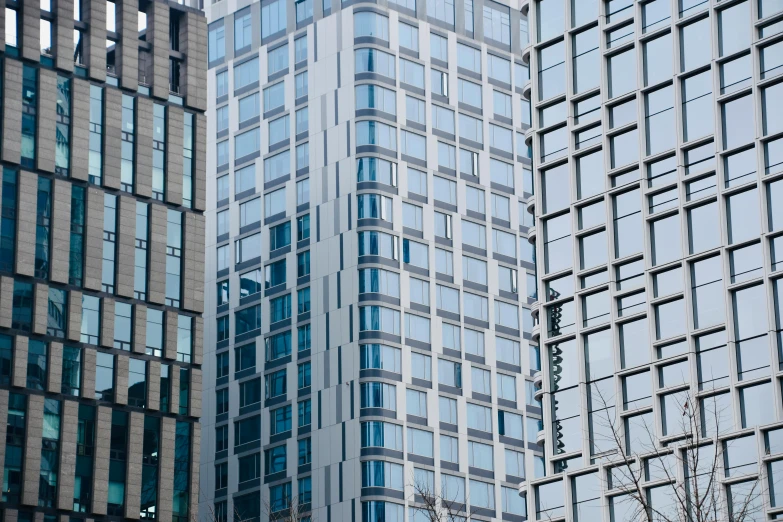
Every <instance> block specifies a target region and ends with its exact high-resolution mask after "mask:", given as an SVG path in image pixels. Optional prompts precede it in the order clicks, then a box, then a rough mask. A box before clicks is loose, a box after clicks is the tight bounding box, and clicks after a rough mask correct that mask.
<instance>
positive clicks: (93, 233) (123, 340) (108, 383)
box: [0, 0, 207, 522]
mask: <svg viewBox="0 0 783 522" xmlns="http://www.w3.org/2000/svg"><path fill="white" fill-rule="evenodd" d="M0 26H1V27H2V31H3V33H4V35H5V46H4V47H3V52H2V53H0V67H1V68H2V73H1V74H0V78H2V88H1V89H0V93H1V98H2V124H1V127H0V148H1V150H0V160H2V188H1V189H0V192H1V194H0V195H1V196H2V197H1V198H0V212H1V214H2V217H1V219H2V223H1V227H2V237H1V239H0V464H2V466H3V483H2V493H1V494H2V502H0V518H2V520H4V521H8V522H13V521H27V522H32V521H38V522H41V521H51V522H55V521H80V520H96V519H99V520H128V519H133V520H138V519H150V520H160V521H161V522H186V521H189V520H191V519H192V518H194V517H195V515H196V514H197V510H198V478H199V476H198V471H199V468H198V462H199V450H200V444H201V443H200V436H201V432H200V430H199V429H198V418H199V416H200V415H201V353H202V334H203V322H202V318H201V312H202V310H203V277H204V276H203V274H204V266H203V257H204V214H203V212H204V210H205V200H206V188H207V187H206V183H205V181H206V168H205V165H206V155H205V149H204V144H205V129H206V124H205V115H204V110H205V102H206V87H205V74H206V38H207V31H206V18H205V17H204V14H203V12H201V11H200V10H199V6H198V5H194V6H189V5H183V4H176V3H173V2H172V3H169V2H161V1H141V2H137V1H136V0H120V1H117V2H113V1H100V0H95V1H90V0H83V1H81V2H76V3H74V2H72V1H71V0H58V1H57V2H56V3H55V2H48V1H42V2H39V1H33V0H30V1H28V0H20V1H14V2H5V3H4V9H3V10H2V17H0Z"/></svg>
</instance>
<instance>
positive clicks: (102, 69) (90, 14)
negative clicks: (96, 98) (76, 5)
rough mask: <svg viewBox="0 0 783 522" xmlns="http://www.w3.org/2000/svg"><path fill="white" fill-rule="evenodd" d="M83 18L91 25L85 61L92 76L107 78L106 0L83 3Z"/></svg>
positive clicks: (85, 50) (95, 78) (100, 79)
mask: <svg viewBox="0 0 783 522" xmlns="http://www.w3.org/2000/svg"><path fill="white" fill-rule="evenodd" d="M82 5H83V7H82V19H83V20H84V21H85V22H87V23H88V24H89V25H90V31H89V32H88V33H87V41H86V43H85V46H84V63H85V64H86V65H87V67H88V69H89V75H90V78H91V79H93V80H98V81H105V80H106V2H86V3H84V4H82Z"/></svg>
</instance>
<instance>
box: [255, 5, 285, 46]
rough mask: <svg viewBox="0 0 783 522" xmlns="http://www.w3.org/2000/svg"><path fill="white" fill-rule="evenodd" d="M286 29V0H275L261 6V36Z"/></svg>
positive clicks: (267, 35) (265, 36)
mask: <svg viewBox="0 0 783 522" xmlns="http://www.w3.org/2000/svg"><path fill="white" fill-rule="evenodd" d="M285 29H286V0H274V1H273V2H270V3H268V4H266V5H264V6H263V7H262V8H261V38H267V37H269V36H272V35H274V34H277V33H279V32H281V31H285Z"/></svg>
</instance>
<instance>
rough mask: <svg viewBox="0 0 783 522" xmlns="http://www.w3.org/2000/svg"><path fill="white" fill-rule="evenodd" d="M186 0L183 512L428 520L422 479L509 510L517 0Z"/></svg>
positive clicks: (525, 117) (514, 460)
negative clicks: (200, 170)
mask: <svg viewBox="0 0 783 522" xmlns="http://www.w3.org/2000/svg"><path fill="white" fill-rule="evenodd" d="M205 11H206V13H207V19H208V21H209V57H208V62H209V72H208V78H207V82H208V92H209V95H208V99H207V105H208V109H207V113H208V115H209V118H208V125H207V141H208V146H207V148H208V155H207V156H208V158H207V170H208V186H209V188H210V190H209V191H208V196H207V212H206V215H207V226H206V230H207V234H206V244H207V257H206V274H205V279H206V291H205V300H206V303H207V304H206V312H205V328H204V332H205V339H206V349H205V362H206V363H205V365H204V368H205V372H204V399H203V402H204V408H205V410H204V411H205V415H204V419H203V424H202V431H203V434H202V441H203V451H202V454H201V466H202V468H201V479H202V480H201V490H202V494H203V497H202V505H201V515H202V517H210V518H212V517H216V518H217V519H218V520H219V521H221V522H223V521H227V520H229V519H230V518H232V517H233V518H234V519H236V520H267V519H268V518H269V517H270V514H271V515H274V516H278V515H280V514H281V513H284V512H286V511H287V510H288V509H289V507H290V506H291V505H293V506H294V507H295V508H296V511H300V512H302V513H304V514H305V517H308V516H309V517H311V518H312V519H313V520H320V521H330V520H334V521H359V520H363V521H373V522H375V521H383V520H385V521H389V522H391V521H403V520H425V519H428V518H422V517H426V514H425V513H423V512H421V511H417V508H420V507H421V506H422V505H423V503H422V502H421V501H422V500H423V499H422V498H421V497H420V496H418V495H416V491H415V487H414V486H415V485H416V484H419V485H421V486H423V488H424V489H425V490H426V491H429V492H430V493H431V494H438V495H442V496H443V497H444V498H446V499H448V500H449V501H450V502H453V503H454V504H455V506H456V507H457V510H458V511H459V512H462V513H463V514H468V513H470V514H472V515H473V517H474V518H473V519H474V520H511V521H518V520H524V517H525V516H526V515H527V509H528V508H527V504H526V500H527V499H526V495H525V494H522V495H520V493H519V487H520V484H522V483H526V482H525V480H526V477H527V476H528V472H526V469H529V470H530V472H529V473H530V476H531V477H532V476H534V475H535V474H536V473H537V472H538V473H541V474H542V473H543V470H544V460H543V453H542V449H543V448H542V446H540V445H539V444H538V443H537V440H538V432H539V431H540V429H539V428H540V425H541V418H542V417H541V413H542V412H541V407H540V404H539V403H537V402H536V401H535V392H536V390H535V389H534V383H533V373H534V372H536V371H538V370H539V363H538V360H539V358H538V355H537V354H538V348H537V346H536V345H535V343H531V337H530V336H531V333H532V327H533V323H532V312H531V309H530V306H529V303H531V302H534V301H535V296H534V295H530V296H529V292H528V291H527V290H526V289H527V288H532V289H535V286H536V285H535V264H534V256H533V245H532V244H531V243H530V241H529V239H528V237H527V232H528V227H530V226H531V225H532V214H530V213H528V212H527V204H528V203H527V202H528V198H529V197H531V195H532V192H533V184H532V183H533V182H532V164H531V160H530V157H529V154H528V147H527V146H526V144H525V133H526V132H527V130H528V129H529V123H530V121H529V114H530V112H529V105H528V101H527V100H526V99H525V98H523V93H524V88H525V87H526V86H527V85H528V81H529V80H528V78H529V75H528V67H527V64H526V62H525V61H524V59H523V50H524V49H527V48H528V42H527V33H528V28H527V18H526V16H525V15H524V14H523V5H522V4H521V3H519V2H517V1H512V2H511V3H510V5H509V4H508V3H506V2H503V3H496V2H493V1H490V0H483V1H482V0H468V1H464V0H459V1H458V2H453V1H451V0H418V1H416V0H405V1H398V2H393V1H386V0H380V1H378V2H356V1H343V2H340V1H339V0H335V1H333V0H326V1H322V0H303V1H301V2H293V1H286V0H271V1H270V0H262V1H260V2H247V1H240V2H237V1H235V0H224V1H220V2H215V3H212V4H211V5H208V6H205ZM536 470H538V471H536Z"/></svg>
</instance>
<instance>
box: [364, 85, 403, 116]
mask: <svg viewBox="0 0 783 522" xmlns="http://www.w3.org/2000/svg"><path fill="white" fill-rule="evenodd" d="M356 108H357V109H377V110H379V111H382V112H387V113H389V114H397V98H396V93H395V92H394V91H393V90H391V89H385V88H383V87H381V86H379V85H357V86H356Z"/></svg>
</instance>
